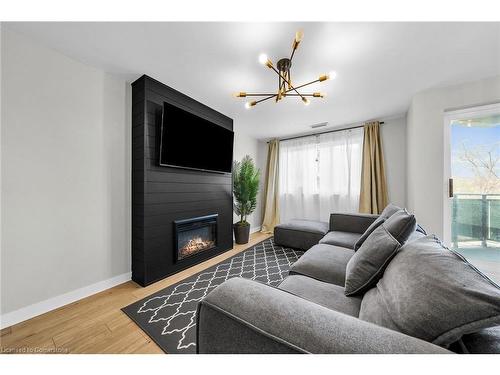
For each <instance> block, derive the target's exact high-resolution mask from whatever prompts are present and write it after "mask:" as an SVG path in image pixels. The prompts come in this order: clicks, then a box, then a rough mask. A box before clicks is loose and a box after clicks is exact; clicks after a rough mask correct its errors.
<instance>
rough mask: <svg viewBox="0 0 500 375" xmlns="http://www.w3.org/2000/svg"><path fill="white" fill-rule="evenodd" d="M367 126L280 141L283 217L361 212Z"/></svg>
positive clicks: (318, 217)
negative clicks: (364, 144) (362, 168)
mask: <svg viewBox="0 0 500 375" xmlns="http://www.w3.org/2000/svg"><path fill="white" fill-rule="evenodd" d="M362 146H363V129H361V128H360V129H352V130H345V131H339V132H333V133H325V134H321V135H318V136H311V137H305V138H297V139H292V140H288V141H282V142H280V157H279V161H280V182H279V184H280V185H279V191H280V216H281V217H280V221H281V222H282V223H283V222H286V221H288V220H290V219H294V218H303V219H311V220H321V221H328V219H329V216H330V213H331V212H333V211H343V212H357V211H358V205H359V191H360V183H361V159H362Z"/></svg>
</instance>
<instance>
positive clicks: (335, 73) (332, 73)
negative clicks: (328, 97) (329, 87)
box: [328, 70, 337, 79]
mask: <svg viewBox="0 0 500 375" xmlns="http://www.w3.org/2000/svg"><path fill="white" fill-rule="evenodd" d="M336 77H337V72H336V71H334V70H331V71H330V72H329V73H328V78H329V79H335V78H336Z"/></svg>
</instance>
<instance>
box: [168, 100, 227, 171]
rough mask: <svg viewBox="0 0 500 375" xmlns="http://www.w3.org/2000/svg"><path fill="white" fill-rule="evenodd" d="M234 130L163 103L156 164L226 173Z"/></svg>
mask: <svg viewBox="0 0 500 375" xmlns="http://www.w3.org/2000/svg"><path fill="white" fill-rule="evenodd" d="M233 138H234V133H233V132H232V131H231V130H228V129H225V128H223V127H222V126H219V125H217V124H215V123H213V122H211V121H208V120H205V119H203V118H201V117H199V116H196V115H194V114H192V113H190V112H187V111H185V110H183V109H181V108H178V107H176V106H173V105H171V104H168V103H163V115H162V126H161V144H160V165H162V166H168V167H178V168H187V169H198V170H205V171H211V172H220V173H230V172H231V169H232V164H233Z"/></svg>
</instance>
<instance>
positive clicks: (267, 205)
mask: <svg viewBox="0 0 500 375" xmlns="http://www.w3.org/2000/svg"><path fill="white" fill-rule="evenodd" d="M279 147H280V143H279V141H278V140H277V139H274V140H272V141H270V142H269V146H268V151H267V175H266V185H265V192H264V194H265V202H264V218H263V220H262V229H261V231H262V232H264V233H273V231H274V227H275V226H276V225H277V224H279V218H280V210H279V191H278V181H279Z"/></svg>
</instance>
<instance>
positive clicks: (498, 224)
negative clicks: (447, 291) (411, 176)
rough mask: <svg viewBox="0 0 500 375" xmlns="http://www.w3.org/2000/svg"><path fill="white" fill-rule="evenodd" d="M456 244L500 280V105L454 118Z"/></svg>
mask: <svg viewBox="0 0 500 375" xmlns="http://www.w3.org/2000/svg"><path fill="white" fill-rule="evenodd" d="M448 126H449V135H450V169H449V171H450V179H449V183H448V184H449V187H448V188H449V189H448V190H449V191H448V198H447V199H448V201H449V211H448V215H449V221H448V223H449V224H448V225H449V228H450V232H449V233H450V239H449V242H450V246H451V247H452V248H453V249H455V250H456V251H458V252H460V253H461V254H462V255H464V256H465V257H466V258H467V259H468V260H469V261H470V262H471V263H473V264H475V265H476V266H477V267H478V268H480V269H481V270H482V271H483V272H485V273H486V274H487V275H489V276H490V277H491V278H492V279H494V280H496V281H497V282H500V106H499V107H498V109H495V106H490V107H488V108H487V109H483V111H482V110H481V109H480V108H478V109H476V110H475V111H470V112H468V113H467V112H460V111H459V112H458V113H454V114H453V115H451V117H450V119H449V125H448Z"/></svg>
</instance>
